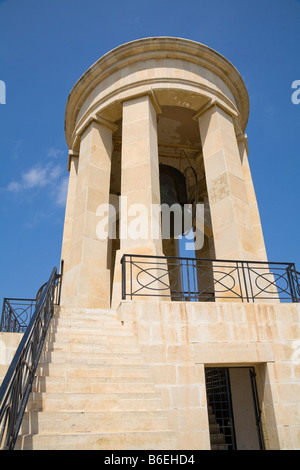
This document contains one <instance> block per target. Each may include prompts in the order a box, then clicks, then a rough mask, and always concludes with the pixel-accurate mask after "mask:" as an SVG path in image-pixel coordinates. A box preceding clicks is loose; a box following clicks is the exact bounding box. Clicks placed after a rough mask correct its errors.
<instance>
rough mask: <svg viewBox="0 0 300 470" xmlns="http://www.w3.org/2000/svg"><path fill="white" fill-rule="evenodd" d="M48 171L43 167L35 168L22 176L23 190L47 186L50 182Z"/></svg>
mask: <svg viewBox="0 0 300 470" xmlns="http://www.w3.org/2000/svg"><path fill="white" fill-rule="evenodd" d="M47 177H48V169H47V168H41V167H34V168H31V169H30V170H28V171H27V172H26V173H23V175H22V182H21V184H22V185H23V188H24V189H26V188H37V187H43V186H46V184H47V182H48V178H47Z"/></svg>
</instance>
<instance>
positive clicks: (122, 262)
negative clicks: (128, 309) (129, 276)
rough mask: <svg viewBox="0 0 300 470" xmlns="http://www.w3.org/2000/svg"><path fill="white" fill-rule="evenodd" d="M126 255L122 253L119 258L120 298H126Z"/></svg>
mask: <svg viewBox="0 0 300 470" xmlns="http://www.w3.org/2000/svg"><path fill="white" fill-rule="evenodd" d="M125 256H126V255H123V256H122V258H121V265H122V276H121V279H122V300H126V259H125Z"/></svg>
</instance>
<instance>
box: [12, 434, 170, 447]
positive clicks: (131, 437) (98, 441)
mask: <svg viewBox="0 0 300 470" xmlns="http://www.w3.org/2000/svg"><path fill="white" fill-rule="evenodd" d="M32 448H34V450H115V449H118V450H135V449H141V450H151V449H155V450H160V449H161V450H164V449H170V450H172V449H176V439H175V435H174V433H173V432H170V431H144V432H140V431H139V432H126V433H122V432H119V433H103V434H102V433H73V434H71V433H68V434H28V435H25V436H20V437H19V438H18V440H17V445H16V450H19V449H32Z"/></svg>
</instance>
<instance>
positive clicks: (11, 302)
mask: <svg viewBox="0 0 300 470" xmlns="http://www.w3.org/2000/svg"><path fill="white" fill-rule="evenodd" d="M62 272H63V260H62V262H61V274H62ZM61 278H62V276H60V277H59V278H58V283H60V282H61ZM46 286H47V283H45V284H43V285H42V286H41V287H40V288H39V290H38V293H37V294H36V297H35V299H16V298H8V297H5V298H4V299H3V306H2V315H1V320H0V332H5V333H24V332H25V331H26V328H27V327H28V325H29V322H30V320H31V317H32V315H33V314H34V312H35V308H36V306H37V304H38V301H39V299H40V298H41V295H42V293H43V290H44V289H45V287H46ZM58 292H60V289H58ZM59 301H60V299H58V303H59Z"/></svg>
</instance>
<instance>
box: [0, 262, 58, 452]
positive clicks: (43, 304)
mask: <svg viewBox="0 0 300 470" xmlns="http://www.w3.org/2000/svg"><path fill="white" fill-rule="evenodd" d="M60 288H61V275H59V274H57V270H56V268H54V269H53V271H52V273H51V276H50V278H49V281H48V283H47V284H46V285H45V286H43V289H42V291H41V293H40V296H39V298H38V301H37V304H36V308H35V311H34V313H33V315H32V317H31V319H30V322H29V325H28V327H27V329H26V331H25V333H24V335H23V338H22V340H21V342H20V344H19V347H18V349H17V351H16V353H15V356H14V358H13V360H12V362H11V364H10V367H9V369H8V371H7V373H6V376H5V377H4V379H3V382H2V385H1V387H0V449H2V450H13V448H14V446H15V442H16V439H17V436H18V432H19V429H20V426H21V423H22V419H23V415H24V412H25V408H26V405H27V401H28V398H29V395H30V392H31V389H32V383H33V379H34V376H35V372H36V369H37V366H38V362H39V358H40V355H41V352H42V348H43V344H44V341H45V337H46V333H47V330H48V326H49V323H50V320H51V318H52V315H53V312H54V305H58V304H59V301H60Z"/></svg>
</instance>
